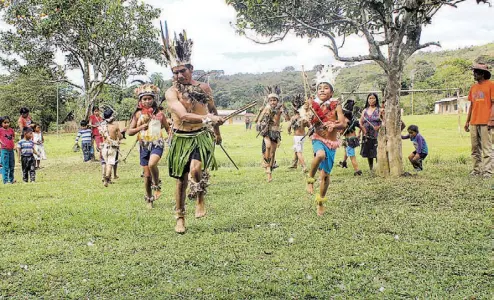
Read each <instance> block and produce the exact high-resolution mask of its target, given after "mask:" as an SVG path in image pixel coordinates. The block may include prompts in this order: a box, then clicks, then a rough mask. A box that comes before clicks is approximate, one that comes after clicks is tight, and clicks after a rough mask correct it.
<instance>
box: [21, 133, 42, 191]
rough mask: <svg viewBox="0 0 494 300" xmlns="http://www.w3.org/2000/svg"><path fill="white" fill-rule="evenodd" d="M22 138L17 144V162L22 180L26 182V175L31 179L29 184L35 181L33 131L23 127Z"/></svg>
mask: <svg viewBox="0 0 494 300" xmlns="http://www.w3.org/2000/svg"><path fill="white" fill-rule="evenodd" d="M22 135H23V138H22V140H20V141H19V142H18V143H17V153H18V154H19V161H20V162H21V166H22V180H24V182H27V181H28V175H29V177H30V178H31V182H34V181H35V179H36V168H35V166H36V161H35V159H34V154H38V153H37V152H36V150H35V149H34V143H33V129H32V128H31V127H24V129H23V130H22Z"/></svg>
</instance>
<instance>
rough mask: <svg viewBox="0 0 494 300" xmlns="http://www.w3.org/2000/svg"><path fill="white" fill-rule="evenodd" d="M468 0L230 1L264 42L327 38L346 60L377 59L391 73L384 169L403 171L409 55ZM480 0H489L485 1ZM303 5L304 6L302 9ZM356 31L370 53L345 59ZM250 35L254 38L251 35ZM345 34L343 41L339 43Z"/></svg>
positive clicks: (242, 28) (381, 156)
mask: <svg viewBox="0 0 494 300" xmlns="http://www.w3.org/2000/svg"><path fill="white" fill-rule="evenodd" d="M464 1H466V0H366V1H360V0H359V1H357V0H347V1H340V0H291V1H280V0H227V1H226V2H227V3H228V4H230V5H232V6H233V7H234V9H235V10H236V11H237V20H236V27H237V32H238V33H239V34H242V35H246V36H247V34H248V33H249V32H251V31H254V32H256V33H257V34H258V35H261V36H264V37H268V40H267V41H258V40H257V42H260V43H273V42H277V41H281V40H283V39H284V38H285V37H286V36H287V35H288V33H290V32H294V33H295V34H296V35H297V36H298V37H303V38H308V39H313V38H319V37H324V38H327V39H328V40H329V44H328V45H327V46H326V47H328V48H329V49H330V50H331V51H332V53H333V54H334V57H335V59H337V60H339V61H342V62H361V61H375V62H376V63H377V64H378V65H379V66H380V67H381V68H382V69H383V70H384V72H385V74H386V77H387V78H386V79H387V82H386V88H385V91H384V100H385V102H386V106H385V121H384V126H383V127H382V130H381V131H380V135H379V145H380V147H379V151H378V173H379V174H380V175H381V176H384V177H387V176H390V175H391V176H399V175H401V174H402V172H403V163H402V149H401V137H400V135H401V130H400V107H399V90H400V86H401V76H402V73H403V70H404V66H405V63H406V61H407V59H408V58H409V57H410V56H411V55H412V54H413V53H415V52H416V51H417V50H420V49H424V48H426V47H429V46H432V45H436V46H439V43H437V42H428V43H420V37H421V33H422V28H423V26H425V25H427V24H430V22H431V19H432V17H433V16H434V15H435V14H436V13H437V12H438V11H439V10H440V9H441V8H442V7H444V6H454V7H455V6H456V4H458V3H460V2H464ZM478 2H486V1H479V0H477V3H478ZM302 8H303V9H302ZM353 34H358V35H361V36H363V37H364V38H365V39H366V41H367V43H368V46H369V52H368V53H366V54H362V55H359V56H355V57H343V56H341V55H340V52H339V50H340V48H342V47H343V45H344V43H345V39H346V38H347V37H348V36H350V35H353ZM247 37H248V36H247ZM337 37H338V39H340V38H341V44H339V43H338V41H337Z"/></svg>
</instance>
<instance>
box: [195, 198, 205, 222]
mask: <svg viewBox="0 0 494 300" xmlns="http://www.w3.org/2000/svg"><path fill="white" fill-rule="evenodd" d="M205 215H206V205H205V204H204V201H197V204H196V213H195V217H196V218H202V217H204V216H205Z"/></svg>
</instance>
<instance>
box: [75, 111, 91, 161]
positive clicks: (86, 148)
mask: <svg viewBox="0 0 494 300" xmlns="http://www.w3.org/2000/svg"><path fill="white" fill-rule="evenodd" d="M79 138H80V139H81V145H82V155H83V159H84V162H87V161H90V160H91V152H92V148H93V141H92V137H91V129H89V128H88V123H87V121H86V120H82V121H81V129H80V130H79V132H77V137H76V138H75V144H76V145H77V146H79Z"/></svg>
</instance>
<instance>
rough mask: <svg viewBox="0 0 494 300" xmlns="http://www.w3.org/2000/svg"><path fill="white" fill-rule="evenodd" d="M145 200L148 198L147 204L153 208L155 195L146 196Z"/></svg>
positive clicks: (149, 207)
mask: <svg viewBox="0 0 494 300" xmlns="http://www.w3.org/2000/svg"><path fill="white" fill-rule="evenodd" d="M144 200H146V205H147V208H148V209H153V203H154V197H153V196H151V197H144Z"/></svg>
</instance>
